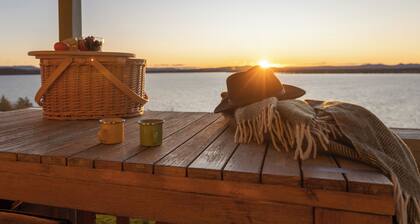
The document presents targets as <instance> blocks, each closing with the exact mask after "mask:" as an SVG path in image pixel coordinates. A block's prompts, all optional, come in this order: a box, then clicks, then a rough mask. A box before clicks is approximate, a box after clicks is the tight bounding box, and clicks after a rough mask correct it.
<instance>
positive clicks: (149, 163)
mask: <svg viewBox="0 0 420 224" xmlns="http://www.w3.org/2000/svg"><path fill="white" fill-rule="evenodd" d="M218 118H220V115H215V114H206V115H205V116H204V117H202V118H200V119H199V120H197V121H194V122H193V123H191V124H190V125H189V126H188V127H186V128H185V129H184V130H183V131H181V132H177V133H175V134H173V135H171V136H169V137H168V138H166V139H165V140H164V141H163V143H162V145H160V146H157V147H150V148H147V149H145V150H143V151H141V152H140V153H138V154H136V155H135V156H133V157H131V158H129V159H127V160H126V161H125V162H124V170H128V171H134V172H147V173H153V165H154V164H155V163H156V162H158V161H159V160H161V159H162V158H163V157H165V156H166V155H167V154H169V153H170V152H172V151H173V150H175V149H176V148H177V147H179V146H180V145H182V144H183V143H184V142H186V141H188V139H190V138H192V137H193V136H194V135H196V134H197V133H198V132H200V131H201V130H203V129H204V128H206V127H207V126H209V125H210V124H211V123H213V122H214V121H215V120H217V119H218Z"/></svg>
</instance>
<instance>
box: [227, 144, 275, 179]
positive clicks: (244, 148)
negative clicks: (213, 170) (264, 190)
mask: <svg viewBox="0 0 420 224" xmlns="http://www.w3.org/2000/svg"><path fill="white" fill-rule="evenodd" d="M266 148H267V145H264V144H263V145H259V144H240V145H239V146H238V148H237V149H236V151H235V152H234V153H233V155H232V157H231V158H230V159H229V162H228V163H227V164H226V167H225V168H224V169H223V179H224V180H232V181H241V182H254V183H259V182H260V174H261V168H262V166H263V161H264V156H265V152H266Z"/></svg>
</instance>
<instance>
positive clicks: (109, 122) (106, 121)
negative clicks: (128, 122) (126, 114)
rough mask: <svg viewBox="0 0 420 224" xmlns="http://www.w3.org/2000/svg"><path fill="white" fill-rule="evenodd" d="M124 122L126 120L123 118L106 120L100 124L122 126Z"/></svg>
mask: <svg viewBox="0 0 420 224" xmlns="http://www.w3.org/2000/svg"><path fill="white" fill-rule="evenodd" d="M124 122H125V120H124V119H122V118H104V119H101V120H99V123H101V124H120V123H124Z"/></svg>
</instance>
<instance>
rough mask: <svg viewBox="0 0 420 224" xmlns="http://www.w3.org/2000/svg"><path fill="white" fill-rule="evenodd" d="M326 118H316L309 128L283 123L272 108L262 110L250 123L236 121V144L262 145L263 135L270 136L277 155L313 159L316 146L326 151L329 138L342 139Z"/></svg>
mask: <svg viewBox="0 0 420 224" xmlns="http://www.w3.org/2000/svg"><path fill="white" fill-rule="evenodd" d="M327 119H329V118H328V117H325V118H323V117H321V118H317V122H315V121H312V122H309V123H308V124H305V123H298V124H292V123H290V122H289V121H285V120H284V119H282V117H281V115H280V113H279V112H278V111H277V110H275V107H274V105H273V104H269V105H267V106H265V107H264V108H263V109H262V110H261V112H260V113H259V114H258V116H256V117H255V118H253V119H250V120H241V121H237V122H236V125H237V128H236V132H235V142H236V143H250V142H251V141H255V142H257V143H258V144H262V143H263V142H264V137H265V135H268V136H270V138H271V141H272V144H273V147H274V148H275V149H276V150H278V151H280V150H282V149H283V150H285V151H287V152H288V151H290V150H292V149H293V150H294V151H295V152H294V158H295V159H298V158H300V159H307V158H309V157H311V156H312V157H313V158H315V157H316V155H317V143H320V145H321V146H322V149H324V150H326V151H327V150H328V144H329V137H330V136H331V137H332V138H336V137H338V136H341V135H342V134H341V132H340V130H339V129H338V127H336V126H335V125H334V124H332V123H331V122H326V121H327Z"/></svg>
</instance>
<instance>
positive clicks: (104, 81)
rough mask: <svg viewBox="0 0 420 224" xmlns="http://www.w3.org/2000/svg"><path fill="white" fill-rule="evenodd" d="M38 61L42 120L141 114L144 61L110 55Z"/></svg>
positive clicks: (50, 58)
mask: <svg viewBox="0 0 420 224" xmlns="http://www.w3.org/2000/svg"><path fill="white" fill-rule="evenodd" d="M40 60H41V63H40V66H41V80H42V86H41V89H40V90H39V92H38V94H37V97H38V98H36V99H38V100H37V102H38V103H39V104H40V105H41V106H42V108H43V114H44V117H45V118H47V119H58V120H81V119H99V118H104V117H133V116H139V115H141V114H142V113H143V106H144V104H145V103H146V102H147V96H146V94H145V92H144V76H145V60H142V59H130V58H126V57H113V56H107V57H88V56H86V57H83V56H77V57H76V56H75V57H64V58H63V57H61V58H60V57H58V58H57V57H40ZM94 61H95V63H96V64H95V63H94ZM98 66H99V67H98ZM101 68H102V69H101ZM61 71H62V72H61ZM53 76H54V77H55V78H54V77H53ZM112 79H114V80H112ZM115 80H116V81H115ZM123 90H124V91H123ZM136 97H138V99H136Z"/></svg>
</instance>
